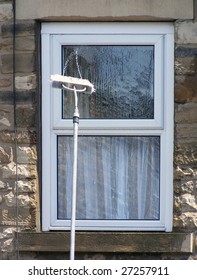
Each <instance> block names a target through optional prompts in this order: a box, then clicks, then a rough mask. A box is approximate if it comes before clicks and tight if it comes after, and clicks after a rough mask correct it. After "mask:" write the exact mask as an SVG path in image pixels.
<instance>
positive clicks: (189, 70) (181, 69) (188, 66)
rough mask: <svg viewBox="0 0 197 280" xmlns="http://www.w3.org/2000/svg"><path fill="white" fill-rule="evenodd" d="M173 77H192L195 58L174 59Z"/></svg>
mask: <svg viewBox="0 0 197 280" xmlns="http://www.w3.org/2000/svg"><path fill="white" fill-rule="evenodd" d="M174 66H175V75H194V74H195V70H196V69H195V58H194V57H178V58H176V59H175V65H174Z"/></svg>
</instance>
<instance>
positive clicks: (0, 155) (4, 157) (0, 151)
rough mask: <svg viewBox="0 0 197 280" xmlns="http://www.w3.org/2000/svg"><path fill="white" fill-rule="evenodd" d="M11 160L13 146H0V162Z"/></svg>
mask: <svg viewBox="0 0 197 280" xmlns="http://www.w3.org/2000/svg"><path fill="white" fill-rule="evenodd" d="M12 161H13V148H12V147H9V146H7V145H3V147H2V146H0V164H5V163H10V162H12Z"/></svg>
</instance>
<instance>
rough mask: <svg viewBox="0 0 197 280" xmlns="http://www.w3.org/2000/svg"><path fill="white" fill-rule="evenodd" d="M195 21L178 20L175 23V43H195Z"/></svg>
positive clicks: (196, 38) (196, 40)
mask: <svg viewBox="0 0 197 280" xmlns="http://www.w3.org/2000/svg"><path fill="white" fill-rule="evenodd" d="M196 30H197V22H194V21H190V20H189V21H178V22H176V25H175V35H176V36H175V41H176V43H177V44H197V36H196V35H197V34H196Z"/></svg>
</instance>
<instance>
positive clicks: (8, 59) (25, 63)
mask: <svg viewBox="0 0 197 280" xmlns="http://www.w3.org/2000/svg"><path fill="white" fill-rule="evenodd" d="M1 59H2V73H3V74H6V73H13V54H2V57H1ZM15 67H16V68H15V71H16V72H19V73H31V72H33V71H34V70H35V54H34V53H17V54H16V56H15Z"/></svg>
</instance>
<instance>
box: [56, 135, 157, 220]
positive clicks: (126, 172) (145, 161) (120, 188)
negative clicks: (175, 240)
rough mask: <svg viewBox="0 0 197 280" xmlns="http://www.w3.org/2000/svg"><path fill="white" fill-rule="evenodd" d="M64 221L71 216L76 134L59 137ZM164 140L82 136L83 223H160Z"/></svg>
mask: <svg viewBox="0 0 197 280" xmlns="http://www.w3.org/2000/svg"><path fill="white" fill-rule="evenodd" d="M57 148H58V219H69V218H70V217H71V189H72V161H73V139H72V136H58V147H57ZM159 174H160V137H157V136H154V137H150V136H147V137H144V136H143V137H142V136H135V137H134V136H132V137H129V136H126V137H124V136H121V137H116V136H115V137H114V136H113V137H109V136H80V137H79V146H78V174H77V214H76V215H77V219H104V220H107V219H109V220H112V219H116V220H117V219H126V220H127V219H129V220H131V219H133V220H150V219H152V220H157V219H159V215H160V213H159V196H160V183H159V181H160V176H159Z"/></svg>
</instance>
